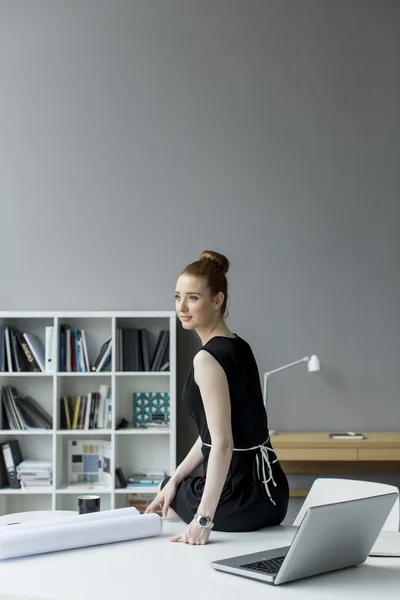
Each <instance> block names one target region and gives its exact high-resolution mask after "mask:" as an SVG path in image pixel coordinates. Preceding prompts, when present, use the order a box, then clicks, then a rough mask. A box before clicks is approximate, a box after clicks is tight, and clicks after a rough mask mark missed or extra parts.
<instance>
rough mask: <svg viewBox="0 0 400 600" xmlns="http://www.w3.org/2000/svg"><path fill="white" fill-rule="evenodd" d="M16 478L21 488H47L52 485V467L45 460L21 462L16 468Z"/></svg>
mask: <svg viewBox="0 0 400 600" xmlns="http://www.w3.org/2000/svg"><path fill="white" fill-rule="evenodd" d="M17 477H18V479H19V480H20V482H21V487H22V488H25V489H30V488H34V487H41V488H42V487H49V486H51V484H52V478H53V465H52V463H51V462H49V461H45V460H23V461H22V462H21V463H19V465H18V466H17Z"/></svg>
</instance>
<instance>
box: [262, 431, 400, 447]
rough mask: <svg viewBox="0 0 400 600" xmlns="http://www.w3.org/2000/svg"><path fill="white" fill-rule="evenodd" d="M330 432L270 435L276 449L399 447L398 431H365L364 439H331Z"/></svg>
mask: <svg viewBox="0 0 400 600" xmlns="http://www.w3.org/2000/svg"><path fill="white" fill-rule="evenodd" d="M329 433H330V432H277V433H275V434H274V435H272V436H271V443H272V446H273V447H274V448H276V450H279V449H285V448H303V449H306V448H310V449H311V448H358V449H359V448H400V432H399V431H396V432H366V431H363V432H362V433H363V434H364V435H365V439H363V440H358V439H351V438H349V439H346V440H333V439H332V438H330V437H329Z"/></svg>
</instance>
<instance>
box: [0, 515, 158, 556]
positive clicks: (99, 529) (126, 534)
mask: <svg viewBox="0 0 400 600" xmlns="http://www.w3.org/2000/svg"><path fill="white" fill-rule="evenodd" d="M96 514H98V513H96ZM82 516H83V515H79V517H82ZM43 525H44V523H43ZM16 527H17V526H10V528H9V529H7V530H4V529H2V531H1V533H0V559H1V560H3V559H5V558H15V557H17V556H28V555H31V554H43V553H45V552H56V551H58V550H69V549H71V548H83V547H85V546H96V545H98V544H109V543H112V542H123V541H127V540H134V539H139V538H146V537H152V536H156V535H160V533H161V532H162V519H161V517H160V516H159V515H157V514H155V513H150V514H148V515H133V516H129V517H121V518H119V519H101V520H94V521H91V522H89V521H87V520H86V521H81V522H76V523H69V524H66V523H64V524H60V525H54V527H43V528H39V527H37V528H35V529H31V530H18V531H17V529H16Z"/></svg>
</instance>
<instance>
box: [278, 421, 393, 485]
mask: <svg viewBox="0 0 400 600" xmlns="http://www.w3.org/2000/svg"><path fill="white" fill-rule="evenodd" d="M363 433H364V435H365V439H363V440H357V439H346V440H333V439H331V438H330V437H329V432H326V433H325V432H307V433H306V432H305V433H298V432H290V433H284V432H283V433H280V432H277V433H275V434H274V435H272V436H271V443H272V446H273V448H274V450H276V453H277V455H278V457H279V460H280V461H281V464H282V467H283V469H284V471H285V473H287V474H288V475H289V474H297V475H310V474H321V475H322V474H327V475H329V474H337V475H340V474H346V475H349V474H354V475H357V474H359V475H361V474H364V473H400V432H390V433H386V432H383V433H378V432H365V431H363ZM399 479H400V478H399ZM307 491H308V490H291V495H292V496H305V495H307Z"/></svg>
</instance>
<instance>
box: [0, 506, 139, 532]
mask: <svg viewBox="0 0 400 600" xmlns="http://www.w3.org/2000/svg"><path fill="white" fill-rule="evenodd" d="M135 515H140V513H139V511H138V510H137V508H135V507H134V506H126V507H124V508H115V509H114V510H101V511H99V512H94V513H87V514H84V515H78V513H76V515H68V516H66V517H62V516H60V517H57V511H54V519H46V520H45V521H40V520H39V517H38V520H37V521H29V522H28V523H14V524H12V525H2V526H1V527H0V534H1V532H2V531H3V529H11V527H12V528H13V530H15V531H23V530H25V529H38V528H39V529H43V528H44V527H53V526H54V525H63V524H69V523H82V522H84V521H88V522H90V523H91V522H92V521H104V520H105V519H120V518H121V517H133V516H135Z"/></svg>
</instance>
